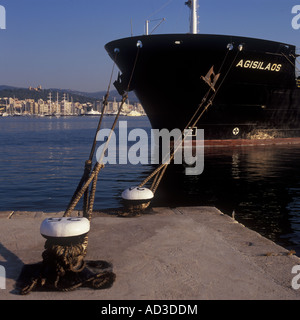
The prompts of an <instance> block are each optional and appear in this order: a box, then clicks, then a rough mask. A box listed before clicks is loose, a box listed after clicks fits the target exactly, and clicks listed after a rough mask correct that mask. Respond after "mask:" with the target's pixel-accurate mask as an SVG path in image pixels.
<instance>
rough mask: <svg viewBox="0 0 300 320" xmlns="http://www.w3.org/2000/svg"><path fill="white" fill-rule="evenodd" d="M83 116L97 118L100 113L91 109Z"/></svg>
mask: <svg viewBox="0 0 300 320" xmlns="http://www.w3.org/2000/svg"><path fill="white" fill-rule="evenodd" d="M85 115H86V116H99V115H101V113H100V112H99V111H96V110H94V109H92V110H91V111H88V112H87V113H85Z"/></svg>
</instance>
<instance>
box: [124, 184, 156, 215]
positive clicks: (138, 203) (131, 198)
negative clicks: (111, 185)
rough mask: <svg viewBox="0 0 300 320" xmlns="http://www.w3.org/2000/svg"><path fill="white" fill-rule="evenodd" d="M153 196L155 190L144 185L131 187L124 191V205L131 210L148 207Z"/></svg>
mask: <svg viewBox="0 0 300 320" xmlns="http://www.w3.org/2000/svg"><path fill="white" fill-rule="evenodd" d="M153 198H154V194H153V192H152V191H151V190H150V189H148V188H144V187H142V188H141V187H131V188H128V189H126V190H124V191H123V192H122V199H123V202H124V206H125V208H126V209H128V210H130V211H138V210H144V209H146V208H147V207H148V206H149V204H150V201H151V200H152V199H153Z"/></svg>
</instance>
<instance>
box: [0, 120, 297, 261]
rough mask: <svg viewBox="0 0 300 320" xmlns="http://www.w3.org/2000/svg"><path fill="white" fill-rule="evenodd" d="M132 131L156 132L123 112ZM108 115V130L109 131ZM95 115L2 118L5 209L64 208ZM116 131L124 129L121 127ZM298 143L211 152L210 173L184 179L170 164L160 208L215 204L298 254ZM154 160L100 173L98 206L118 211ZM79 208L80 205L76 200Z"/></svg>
mask: <svg viewBox="0 0 300 320" xmlns="http://www.w3.org/2000/svg"><path fill="white" fill-rule="evenodd" d="M120 120H122V121H128V123H127V125H128V130H131V129H133V128H142V129H144V130H146V131H147V132H150V128H151V127H150V124H149V121H148V119H147V118H146V117H136V118H135V117H123V118H122V117H121V119H120ZM112 122H113V118H112V117H105V118H104V123H103V128H104V127H105V128H111V124H112ZM97 123H98V118H96V117H61V118H55V117H44V118H33V117H5V118H2V117H0V168H1V171H0V200H1V201H0V211H3V210H14V211H17V210H26V211H45V212H51V211H52V212H53V211H63V210H65V209H66V206H67V204H68V202H69V200H70V198H71V196H72V195H73V193H74V190H75V188H76V186H77V184H78V182H79V180H80V178H81V175H82V172H83V168H84V162H85V160H86V159H87V158H88V156H89V153H90V148H91V144H92V140H93V138H94V134H95V129H96V126H97ZM116 133H118V130H117V131H116ZM299 163H300V146H292V145H287V146H276V147H275V146H269V147H245V148H222V149H221V148H213V149H206V150H205V164H204V172H203V173H202V174H201V175H199V176H186V175H185V174H184V168H183V167H182V166H179V165H176V166H169V168H168V170H167V173H166V175H165V177H164V179H163V181H162V183H161V185H160V187H159V189H158V191H157V193H156V198H155V200H154V201H153V205H157V206H180V205H182V206H188V205H210V206H216V207H217V208H219V209H220V210H221V211H223V212H224V213H227V214H229V215H231V214H232V212H234V213H235V218H236V219H237V220H238V221H239V222H241V223H243V224H245V225H246V226H247V227H250V228H252V229H254V230H256V231H258V232H259V233H261V234H262V235H264V236H266V237H268V238H269V239H271V240H273V241H276V242H277V243H279V244H281V245H283V246H285V247H286V248H288V249H294V250H296V252H297V254H298V255H299V254H300V166H299ZM153 168H154V167H153V166H152V165H130V164H128V165H109V164H108V165H107V166H106V167H105V168H104V170H102V171H101V173H100V175H99V181H98V185H97V193H96V200H95V206H94V207H95V209H105V208H118V207H120V206H121V199H120V195H121V193H122V191H123V190H124V189H126V188H128V187H130V186H133V185H138V184H139V183H140V182H141V181H143V179H144V178H145V177H146V176H148V174H149V173H150V172H152V170H153ZM78 208H79V209H80V208H81V205H80V204H79V205H78Z"/></svg>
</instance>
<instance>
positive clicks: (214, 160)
mask: <svg viewBox="0 0 300 320" xmlns="http://www.w3.org/2000/svg"><path fill="white" fill-rule="evenodd" d="M299 161H300V146H295V145H285V146H255V147H244V148H243V147H239V148H206V149H205V163H204V171H203V173H202V174H201V175H199V176H186V175H185V174H184V168H183V167H181V166H169V168H168V170H167V173H166V176H165V177H164V179H163V181H162V183H161V185H160V187H159V189H158V191H157V194H156V200H155V201H154V202H153V204H154V205H158V206H165V205H170V206H191V205H209V206H216V207H217V208H219V209H220V210H221V211H222V212H224V213H226V214H229V215H232V213H233V212H234V215H235V219H236V220H237V221H239V222H241V223H243V224H244V225H245V226H247V227H250V228H251V229H253V230H256V231H257V232H259V233H260V234H262V235H264V236H266V237H267V238H269V239H271V240H273V241H275V242H277V243H278V244H281V245H283V246H285V247H286V248H288V249H294V250H296V252H297V254H298V255H299V254H300V167H299Z"/></svg>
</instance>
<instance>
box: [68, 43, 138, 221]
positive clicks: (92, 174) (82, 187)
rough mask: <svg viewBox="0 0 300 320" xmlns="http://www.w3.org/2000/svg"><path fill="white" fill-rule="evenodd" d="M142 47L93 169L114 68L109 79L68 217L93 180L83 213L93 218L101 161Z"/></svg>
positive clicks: (69, 207) (126, 96)
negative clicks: (96, 125)
mask: <svg viewBox="0 0 300 320" xmlns="http://www.w3.org/2000/svg"><path fill="white" fill-rule="evenodd" d="M140 48H141V46H137V53H136V57H135V60H134V64H133V67H132V71H131V74H130V77H129V81H128V84H127V88H126V91H125V93H124V94H123V97H122V101H121V104H120V106H119V109H118V113H117V115H116V117H115V120H114V122H113V125H112V127H111V131H110V134H109V136H108V138H107V140H106V143H105V146H104V148H103V149H102V153H101V155H100V157H99V160H98V161H97V163H96V165H95V166H94V169H93V170H92V171H91V164H92V158H93V156H94V152H95V146H96V142H97V134H98V132H99V130H100V127H101V122H102V118H103V114H104V111H105V106H106V104H107V99H108V95H109V89H110V86H111V81H112V74H113V70H112V73H111V77H110V81H109V86H108V91H107V94H106V96H105V102H104V103H103V112H102V114H101V117H100V120H99V124H98V127H97V131H96V134H95V137H94V141H93V145H92V149H91V153H90V157H89V159H88V160H87V161H86V166H85V170H84V173H83V177H82V179H81V181H80V183H79V185H78V187H77V189H76V191H75V193H74V195H73V197H72V199H71V201H70V203H69V205H68V207H67V210H66V211H65V213H64V217H68V216H69V215H70V214H71V212H72V211H73V210H74V208H75V207H76V205H77V203H78V202H79V200H80V199H81V197H82V195H83V194H86V192H87V190H88V188H89V185H90V183H91V182H92V181H93V186H92V190H91V194H90V196H89V200H88V201H87V204H86V207H85V210H84V212H83V215H84V216H85V217H87V218H88V219H89V220H90V219H91V214H92V210H93V205H94V200H95V192H96V184H97V178H98V174H99V172H100V170H101V169H102V168H103V167H104V165H103V164H102V163H101V162H102V160H103V157H104V154H105V152H106V150H107V147H108V144H109V142H110V139H111V136H112V133H113V132H114V130H115V127H116V125H117V122H118V119H119V116H120V114H121V111H122V109H123V106H124V103H125V101H126V100H127V98H128V91H129V88H130V85H131V82H132V78H133V74H134V71H135V68H136V65H137V61H138V56H139V52H140ZM117 54H118V50H116V57H115V62H114V65H113V69H114V66H115V64H116V59H117ZM86 198H88V197H87V196H86Z"/></svg>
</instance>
